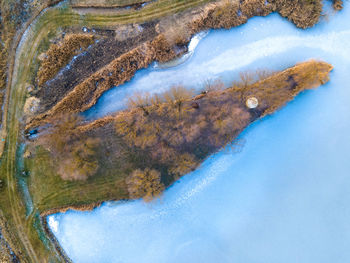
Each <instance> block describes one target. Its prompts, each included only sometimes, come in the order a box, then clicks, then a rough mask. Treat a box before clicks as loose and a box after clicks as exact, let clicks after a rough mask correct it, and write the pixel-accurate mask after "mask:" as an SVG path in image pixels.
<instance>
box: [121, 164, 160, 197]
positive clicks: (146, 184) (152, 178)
mask: <svg viewBox="0 0 350 263" xmlns="http://www.w3.org/2000/svg"><path fill="white" fill-rule="evenodd" d="M126 185H127V188H128V192H129V195H130V198H131V199H137V198H143V200H145V201H146V202H149V201H151V200H153V199H154V198H157V197H158V196H159V195H160V194H161V193H162V192H163V190H164V184H163V183H162V182H161V177H160V173H159V172H158V171H156V170H154V169H148V168H146V169H145V170H143V171H142V170H140V169H137V170H135V171H133V172H132V173H131V174H130V175H129V176H128V177H127V178H126Z"/></svg>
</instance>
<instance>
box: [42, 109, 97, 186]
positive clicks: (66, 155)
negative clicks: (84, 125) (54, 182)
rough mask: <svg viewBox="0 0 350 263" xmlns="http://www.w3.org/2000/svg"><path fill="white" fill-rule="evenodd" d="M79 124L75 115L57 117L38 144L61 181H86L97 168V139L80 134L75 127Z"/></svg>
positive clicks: (78, 119)
mask: <svg viewBox="0 0 350 263" xmlns="http://www.w3.org/2000/svg"><path fill="white" fill-rule="evenodd" d="M80 121H81V119H80V118H79V117H78V116H77V115H64V116H60V118H59V119H55V120H52V123H54V125H53V126H52V127H50V128H49V129H48V131H47V133H46V134H44V135H43V136H41V137H40V139H39V140H38V141H37V144H38V145H42V146H44V147H46V148H47V149H48V150H49V151H50V153H51V155H52V158H53V160H54V162H55V163H56V164H57V170H58V174H59V175H60V176H61V177H62V179H64V180H85V179H87V178H88V177H89V176H92V175H94V174H95V173H96V171H97V168H98V162H97V160H96V155H95V152H96V148H97V147H98V145H99V139H97V138H91V137H88V136H86V135H84V134H81V133H79V132H78V131H77V130H76V127H77V126H78V125H79V123H80Z"/></svg>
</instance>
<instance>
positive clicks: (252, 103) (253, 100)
mask: <svg viewBox="0 0 350 263" xmlns="http://www.w3.org/2000/svg"><path fill="white" fill-rule="evenodd" d="M245 105H246V106H247V107H248V108H249V109H254V108H256V107H258V105H259V101H258V99H257V98H255V97H250V98H248V99H247V101H246V102H245Z"/></svg>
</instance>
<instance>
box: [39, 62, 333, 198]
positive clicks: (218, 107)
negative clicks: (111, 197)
mask: <svg viewBox="0 0 350 263" xmlns="http://www.w3.org/2000/svg"><path fill="white" fill-rule="evenodd" d="M330 70H332V66H331V65H329V64H327V63H324V62H316V61H310V62H305V63H302V64H299V65H296V66H295V67H292V68H289V69H287V70H285V71H282V72H278V73H274V72H269V71H259V72H258V73H255V74H248V73H242V74H241V77H240V81H238V82H234V83H233V84H232V85H231V86H230V87H229V88H226V87H224V85H223V84H222V83H221V82H220V81H217V82H212V83H208V85H207V86H206V89H205V91H203V92H202V93H201V94H199V95H196V96H194V95H193V93H192V92H191V91H189V90H188V89H185V88H184V87H181V86H179V87H173V88H171V89H170V90H169V91H168V92H166V93H164V94H158V95H154V96H148V95H147V94H146V95H144V96H142V95H135V96H133V97H132V98H131V99H130V106H129V109H127V110H125V111H122V112H120V113H117V114H116V115H115V116H107V117H105V118H102V119H100V120H97V121H95V122H92V123H89V124H83V125H82V124H81V120H80V119H79V118H77V117H76V116H75V115H65V116H61V117H59V118H55V119H53V120H51V123H54V125H53V126H51V127H50V128H49V131H47V132H45V133H44V134H43V135H42V136H41V137H39V140H38V144H40V145H42V146H44V147H45V148H46V149H48V150H49V151H50V152H51V154H52V156H53V160H54V162H55V163H56V165H57V166H58V168H57V170H58V173H59V174H60V176H61V177H62V178H63V179H65V180H84V179H86V178H88V177H90V176H93V175H94V174H96V171H97V168H98V167H99V166H103V165H105V164H107V163H108V162H118V163H123V166H125V167H127V168H125V170H122V171H119V173H122V174H125V175H128V176H126V178H125V187H126V188H127V190H128V191H129V196H130V198H140V197H144V198H145V199H146V201H148V200H150V199H151V197H157V196H158V195H159V192H161V190H162V189H163V188H164V185H165V186H168V185H169V184H171V183H172V182H174V180H176V179H177V178H179V177H181V176H182V175H184V174H186V173H188V172H190V171H192V170H194V169H195V168H196V167H197V166H198V165H199V164H200V163H201V162H202V160H204V159H205V158H207V157H208V156H209V155H210V154H212V153H214V152H216V151H218V150H219V149H221V148H222V147H224V146H225V145H228V144H231V143H233V142H234V141H235V138H236V137H237V136H238V134H240V133H241V132H242V130H243V129H244V128H245V127H246V126H247V125H249V124H250V123H251V122H252V121H254V120H256V119H258V118H261V117H263V116H265V115H267V114H271V113H273V112H274V111H276V110H277V109H279V108H280V107H282V106H283V105H284V104H285V103H287V102H288V101H290V100H292V99H293V98H294V96H296V95H297V94H298V93H300V92H301V91H303V90H305V89H311V88H315V87H317V86H319V85H321V84H323V83H325V82H327V81H328V80H329V76H328V75H329V72H330ZM250 97H255V98H257V99H258V101H259V105H258V107H257V108H255V109H248V108H247V107H246V101H247V99H248V98H250ZM111 140H112V144H113V147H114V148H113V149H110V144H111V142H110V141H111ZM113 140H118V143H116V144H114V143H113ZM105 141H109V143H105ZM97 150H98V151H97ZM106 153H108V154H106ZM118 158H122V160H119V159H118ZM102 163H103V164H102ZM125 163H128V164H129V165H125ZM106 169H110V168H106Z"/></svg>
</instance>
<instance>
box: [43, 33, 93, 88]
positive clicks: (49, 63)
mask: <svg viewBox="0 0 350 263" xmlns="http://www.w3.org/2000/svg"><path fill="white" fill-rule="evenodd" d="M93 42H94V35H91V34H68V35H66V36H65V37H64V39H63V40H62V41H60V42H59V43H58V44H51V46H50V48H49V50H48V51H47V52H46V54H45V57H44V59H43V61H42V62H41V65H40V68H39V71H38V74H37V78H38V84H39V86H42V85H43V84H44V83H45V82H46V81H48V80H50V79H51V78H52V77H53V76H55V75H56V74H57V72H58V71H59V70H60V69H61V68H62V67H63V66H65V65H66V64H67V63H68V62H69V61H70V60H71V59H72V57H73V56H75V55H77V54H78V53H80V52H82V51H83V50H84V49H86V48H87V47H88V46H89V45H91V44H92V43H93Z"/></svg>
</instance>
